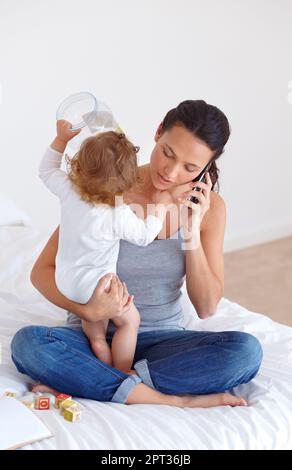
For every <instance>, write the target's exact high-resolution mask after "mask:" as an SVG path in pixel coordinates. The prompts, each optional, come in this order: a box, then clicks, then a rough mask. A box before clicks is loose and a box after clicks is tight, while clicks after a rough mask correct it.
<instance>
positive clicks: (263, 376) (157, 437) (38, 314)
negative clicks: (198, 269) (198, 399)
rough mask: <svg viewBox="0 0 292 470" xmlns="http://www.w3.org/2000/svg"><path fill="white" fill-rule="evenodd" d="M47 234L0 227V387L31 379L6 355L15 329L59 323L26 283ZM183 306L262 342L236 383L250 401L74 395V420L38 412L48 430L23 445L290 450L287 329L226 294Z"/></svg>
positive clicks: (291, 356) (203, 326) (291, 346)
mask: <svg viewBox="0 0 292 470" xmlns="http://www.w3.org/2000/svg"><path fill="white" fill-rule="evenodd" d="M47 238H48V234H41V233H40V232H38V230H37V229H35V228H32V227H6V228H3V227H2V228H0V246H1V250H0V333H1V336H0V340H1V345H2V361H1V365H0V394H1V393H3V392H4V391H5V390H8V389H9V390H12V391H17V392H19V393H22V392H25V391H27V389H28V387H29V385H30V384H31V383H32V380H31V379H30V378H29V377H27V376H24V375H22V374H19V373H18V372H17V371H16V369H15V367H14V365H13V363H12V362H11V359H10V353H9V345H10V341H11V339H12V337H13V335H14V333H15V332H16V331H17V330H18V329H20V328H22V327H24V326H26V325H30V324H39V325H48V326H56V325H61V324H62V322H64V320H65V317H66V315H65V312H64V311H63V310H61V309H58V308H57V307H55V306H53V305H51V304H50V303H48V302H47V301H45V300H44V299H43V298H42V297H41V295H40V294H38V293H37V292H36V291H35V290H34V288H33V287H32V286H31V285H30V282H29V272H30V268H31V266H32V264H33V261H34V259H35V258H36V256H37V254H38V253H39V252H40V250H41V249H42V247H43V245H44V243H45V241H46V239H47ZM239 269H240V267H239ZM184 308H185V313H186V324H187V326H188V328H189V329H199V330H214V331H220V330H240V331H245V332H249V333H252V334H254V335H255V336H256V337H257V338H258V339H259V340H260V341H261V343H262V345H263V349H264V359H263V364H262V367H261V369H260V372H259V374H258V376H257V377H256V378H255V379H254V380H253V381H252V382H251V383H249V384H246V385H241V386H239V387H237V388H236V389H234V392H235V393H236V394H237V395H241V396H243V397H244V398H246V399H247V400H248V403H249V406H248V407H236V408H231V407H217V408H209V409H189V408H188V409H186V408H185V409H181V408H175V407H171V406H164V405H163V406H162V405H130V406H127V405H121V404H116V403H106V402H95V401H92V400H81V399H80V400H79V401H80V403H82V405H83V406H84V411H83V418H82V421H81V422H79V423H74V424H72V423H69V422H67V421H65V420H64V419H63V418H62V417H61V416H60V415H59V414H58V412H57V411H56V410H54V409H53V410H50V411H40V412H37V413H39V414H41V417H42V419H43V420H44V421H45V423H46V424H47V425H48V426H49V428H50V429H51V430H52V431H53V433H54V437H53V438H50V439H46V440H44V441H41V442H38V443H34V444H32V445H30V446H26V447H24V449H107V450H113V449H119V450H121V449H127V450H130V449H144V450H149V449H165V450H170V449H175V450H178V449H186V450H188V449H292V328H289V327H286V326H284V325H280V324H278V323H275V322H274V321H272V320H270V319H269V318H267V317H265V316H263V315H260V314H256V313H253V312H250V311H248V310H246V309H245V308H243V307H242V306H240V305H238V304H236V303H232V302H230V301H228V300H227V299H222V301H221V302H220V306H219V309H218V312H217V314H216V315H215V316H214V317H212V318H210V319H206V320H198V319H194V317H193V312H192V309H191V307H190V303H189V300H188V299H187V297H186V295H185V294H184ZM192 318H193V319H192Z"/></svg>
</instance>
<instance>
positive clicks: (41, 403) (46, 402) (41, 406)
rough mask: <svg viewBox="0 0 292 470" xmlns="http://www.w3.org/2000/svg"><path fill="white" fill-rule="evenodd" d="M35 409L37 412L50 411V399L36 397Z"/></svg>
mask: <svg viewBox="0 0 292 470" xmlns="http://www.w3.org/2000/svg"><path fill="white" fill-rule="evenodd" d="M34 407H35V409H36V410H49V409H50V397H35V400H34Z"/></svg>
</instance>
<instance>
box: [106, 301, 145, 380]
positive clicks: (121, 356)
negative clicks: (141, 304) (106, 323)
mask: <svg viewBox="0 0 292 470" xmlns="http://www.w3.org/2000/svg"><path fill="white" fill-rule="evenodd" d="M111 320H112V321H113V323H114V324H115V326H116V327H117V329H116V331H115V333H114V335H113V339H112V357H113V365H114V367H115V368H116V369H119V370H121V371H123V372H125V373H129V372H128V371H129V370H130V369H131V367H132V364H133V359H134V355H135V350H136V344H137V335H138V330H139V325H140V314H139V312H138V310H137V309H136V307H135V305H134V304H133V305H132V307H131V308H130V310H129V311H128V312H127V313H126V314H125V315H123V316H121V317H114V318H112V319H111Z"/></svg>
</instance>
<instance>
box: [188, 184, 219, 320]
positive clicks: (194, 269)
mask: <svg viewBox="0 0 292 470" xmlns="http://www.w3.org/2000/svg"><path fill="white" fill-rule="evenodd" d="M210 196H211V200H210V208H209V210H208V211H207V212H206V214H205V217H204V219H203V221H202V225H201V231H200V242H199V244H198V246H197V247H196V248H194V249H189V250H188V249H187V250H185V256H186V285H187V292H188V295H189V297H190V300H191V302H192V303H193V305H194V307H195V309H196V311H197V314H198V316H199V317H200V318H206V317H208V316H211V315H213V314H214V313H215V312H216V310H217V305H218V303H219V301H220V299H221V298H222V296H223V292H224V257H223V241H224V233H225V225H226V208H225V202H224V200H223V199H222V198H221V196H219V195H218V194H216V193H213V192H212V193H211V195H210Z"/></svg>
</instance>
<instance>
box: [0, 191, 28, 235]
mask: <svg viewBox="0 0 292 470" xmlns="http://www.w3.org/2000/svg"><path fill="white" fill-rule="evenodd" d="M30 223H31V219H30V217H29V216H28V215H27V214H25V212H23V211H22V210H21V209H20V208H19V207H17V205H16V204H15V203H14V202H13V201H12V200H11V199H10V198H9V197H8V196H6V195H5V194H3V193H0V227H1V226H2V227H3V226H5V225H30Z"/></svg>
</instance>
